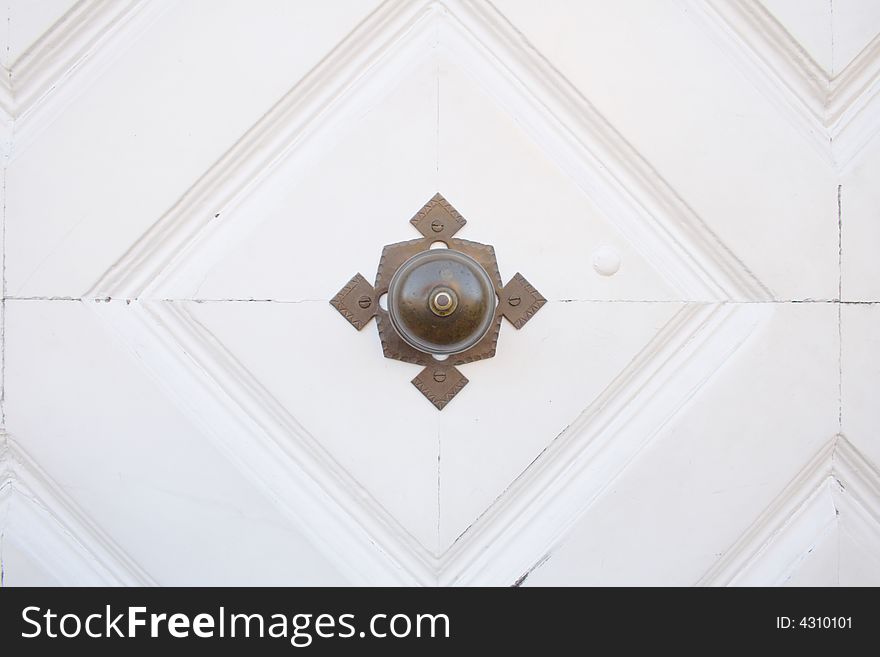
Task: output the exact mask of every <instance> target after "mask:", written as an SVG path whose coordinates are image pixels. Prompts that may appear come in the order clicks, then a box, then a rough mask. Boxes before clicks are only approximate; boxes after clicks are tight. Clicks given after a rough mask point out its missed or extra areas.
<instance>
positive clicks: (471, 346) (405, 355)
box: [330, 194, 547, 410]
mask: <svg viewBox="0 0 880 657" xmlns="http://www.w3.org/2000/svg"><path fill="white" fill-rule="evenodd" d="M410 223H411V224H412V225H413V226H415V228H416V230H418V231H419V232H420V233H421V234H422V236H423V237H422V238H420V239H414V240H410V241H408V242H397V243H395V244H388V245H386V246H385V247H384V248H383V249H382V257H381V259H380V260H379V268H378V271H377V272H376V282H375V284H374V285H370V283H369V282H368V281H367V279H365V278H364V277H363V276H362V275H361V274H355V276H354V277H353V278H352V279H351V280H350V281H349V282H348V283H346V284H345V287H343V288H342V289H341V290H340V291H339V292H338V293H337V294H336V296H335V297H333V298H332V299H331V300H330V303H331V304H332V305H333V307H334V308H336V310H338V311H339V312H340V313H341V314H342V316H343V317H345V319H347V320H348V321H349V322H350V323H351V324H352V326H354V327H355V328H356V329H358V330H360V329H362V328H363V327H364V326H366V325H367V323H368V322H369V321H370V319H372V318H373V317H376V323H377V326H378V328H379V339H380V341H381V342H382V352H383V353H384V354H385V357H386V358H393V359H395V360H401V361H404V362H407V363H413V364H416V365H422V366H423V367H424V369H422V371H421V372H420V373H419V375H418V376H416V378H414V379H413V380H412V383H413V385H414V386H415V387H416V388H417V389H418V390H419V391H420V392H421V393H422V394H423V395H424V396H425V397H427V398H428V400H429V401H430V402H431V403H432V404H434V406H436V407H437V409H438V410H442V409H443V407H444V406H446V404H448V403H449V402H450V401H451V400H452V398H453V397H455V395H457V394H458V393H459V392H460V391H461V389H462V388H464V387H465V386H466V385H467V383H468V380H467V378H465V376H464V375H463V374H462V373H461V372H460V371H459V370H458V368H457V367H456V366H457V365H462V364H465V363H471V362H473V361H476V360H482V359H484V358H492V357H493V356H494V355H495V347H496V345H497V344H498V334H499V333H500V332H501V318H502V317H506V318H507V320H508V321H509V322H510V323H511V324H513V326H514V328H517V329H520V328H522V327H523V326H524V325H525V323H526V322H527V321H529V320H530V319H531V318H532V317H533V316H534V314H535V313H536V312H538V310H540V308H541V306H543V305H544V304H545V303H546V302H547V300H546V299H544V297H542V296H541V294H540V293H539V292H538V291H537V290H536V289H535V288H534V287H532V285H531V284H530V283H529V282H528V281H527V280H526V279H525V278H524V277H523V276H522V274H519V273H517V274H516V275H515V276H514V277H513V278H512V279H511V280H510V282H508V283H507V285H502V281H501V275H500V274H499V272H498V263H497V261H496V259H495V249H494V248H493V247H491V246H489V245H488V244H480V243H479V242H470V241H468V240H462V239H459V238H457V237H455V234H456V233H457V232H458V231H459V230H460V229H461V228H462V227H463V226H464V225H465V223H467V222H466V221H465V219H464V217H462V216H461V214H459V212H458V211H457V210H456V209H455V208H454V207H452V205H451V204H450V203H449V202H448V201H447V200H446V199H445V198H443V197H442V196H441V195H440V194H435V195H434V197H433V198H432V199H431V200H430V201H428V202H427V203H426V204H425V205H424V206H423V207H422V208H421V209H420V210H419V211H418V212H417V213H416V214H415V216H414V217H413V218H412V219H410ZM435 242H443V243H444V244H445V245H446V246H447V247H448V251H445V250H443V249H438V250H431V245H432V244H434V243H435ZM428 251H430V253H426V252H428ZM404 264H405V265H406V267H404ZM389 290H390V291H389ZM493 292H494V294H493ZM383 294H388V304H387V306H388V309H387V310H386V309H384V308H382V307H380V306H379V298H380V297H381V296H382V295H383ZM444 356H445V357H444Z"/></svg>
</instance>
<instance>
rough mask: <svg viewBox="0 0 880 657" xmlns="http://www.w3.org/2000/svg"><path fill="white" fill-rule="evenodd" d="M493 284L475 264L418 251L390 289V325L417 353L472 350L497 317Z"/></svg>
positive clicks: (452, 254)
mask: <svg viewBox="0 0 880 657" xmlns="http://www.w3.org/2000/svg"><path fill="white" fill-rule="evenodd" d="M495 301H496V299H495V286H494V285H493V283H492V279H491V278H490V277H489V274H488V273H487V272H486V270H485V269H484V268H483V267H482V266H481V265H480V263H478V262H477V261H476V260H474V259H473V258H471V257H470V256H468V255H465V254H464V253H461V252H460V251H455V250H454V249H433V250H429V251H422V252H421V253H417V254H416V255H414V256H413V257H411V258H410V259H409V260H407V261H406V262H404V263H403V264H402V265H401V266H400V268H399V269H398V270H397V271H396V272H395V274H394V276H393V277H392V279H391V283H390V284H389V286H388V314H389V316H390V318H391V325H392V326H393V327H394V330H395V331H396V332H397V334H398V335H400V337H401V338H403V340H404V341H405V342H406V343H407V344H409V345H410V346H412V347H414V348H416V349H418V350H419V351H422V352H425V353H428V354H435V355H450V354H457V353H460V352H462V351H465V350H467V349H470V348H471V347H473V346H474V345H475V344H477V342H479V341H480V340H482V339H483V337H484V336H485V335H486V334H487V333H488V332H489V329H490V328H491V327H492V322H493V320H494V319H495Z"/></svg>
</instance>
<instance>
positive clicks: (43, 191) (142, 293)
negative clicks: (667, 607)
mask: <svg viewBox="0 0 880 657" xmlns="http://www.w3.org/2000/svg"><path fill="white" fill-rule="evenodd" d="M6 11H7V12H8V13H7V16H6V19H7V22H8V29H4V30H3V31H2V32H3V35H4V36H3V38H4V39H6V41H7V42H6V47H5V48H4V49H3V65H4V66H5V69H6V70H5V71H3V73H4V75H3V76H2V77H0V107H2V110H3V112H4V113H5V115H4V117H3V120H4V129H5V131H4V134H3V148H4V151H3V153H4V185H3V228H4V236H3V244H4V250H3V253H4V259H5V261H4V267H3V331H2V336H3V357H4V360H3V367H2V372H3V381H2V382H3V398H2V399H3V422H4V434H3V441H4V443H3V452H2V466H3V469H2V472H0V476H2V479H0V486H2V488H0V491H2V492H0V495H2V496H0V502H2V505H3V506H4V508H3V509H2V512H0V519H2V523H3V527H2V532H0V536H2V538H0V541H2V543H0V554H2V574H3V575H2V576H3V583H4V584H5V585H17V584H54V583H60V584H104V583H112V584H117V583H118V584H152V583H156V584H162V585H171V584H184V585H186V584H230V585H235V584H290V585H300V584H316V585H325V584H326V585H330V584H347V583H348V584H415V585H435V584H442V585H447V584H456V585H469V584H492V585H512V584H524V585H533V584H543V585H566V584H579V585H593V584H605V585H626V584H651V585H653V584H669V585H694V584H704V585H726V584H774V585H775V584H794V585H802V584H815V585H835V584H875V585H876V584H880V556H878V555H880V472H878V464H880V410H878V409H880V403H878V386H880V258H877V257H876V253H877V251H878V249H880V183H878V180H880V139H878V138H877V137H876V135H877V133H878V130H880V94H878V91H880V3H877V2H875V1H873V0H830V1H829V0H761V2H759V1H758V0H665V1H663V2H655V1H653V0H626V1H624V2H608V1H605V0H590V1H586V0H570V1H564V0H553V1H550V2H541V3H538V2H531V1H529V0H495V1H494V2H493V3H489V2H486V1H483V0H472V1H471V0H444V1H442V2H424V1H416V0H387V1H386V2H382V3H380V2H378V1H374V0H333V1H332V2H327V1H325V0H259V1H258V2H250V1H248V2H245V1H244V0H229V1H227V2H215V1H213V0H212V1H208V0H187V1H185V2H171V1H169V0H149V1H147V2H138V1H125V0H112V1H111V0H108V1H102V0H79V1H78V2H76V1H74V0H39V1H25V0H18V1H13V2H11V3H7V10H6ZM438 192H439V193H440V194H442V195H443V197H445V198H446V199H447V200H448V201H449V203H451V204H452V206H454V207H455V208H456V209H457V211H458V212H460V213H461V215H462V216H463V217H464V218H465V219H466V220H467V225H466V226H465V227H464V228H462V230H461V232H460V233H459V234H458V236H459V237H461V238H464V239H467V240H473V241H477V242H482V243H487V244H492V245H494V247H495V251H496V253H497V261H498V267H499V271H500V275H501V277H502V278H503V280H504V281H505V282H506V281H508V280H510V279H511V278H512V277H513V276H514V274H515V273H516V272H522V273H523V275H524V276H525V277H526V278H527V279H528V280H529V281H530V282H531V283H532V284H533V285H534V286H535V288H537V290H538V291H539V292H540V293H541V294H543V296H544V297H546V299H547V303H546V305H545V306H544V307H543V308H541V309H540V311H539V312H537V313H536V314H535V315H534V317H532V318H531V320H530V321H529V322H528V324H526V325H525V326H523V327H522V329H521V330H515V329H514V328H513V327H512V326H511V324H510V323H508V322H506V320H505V323H504V325H503V326H502V328H501V334H500V338H499V341H498V348H497V354H496V355H495V357H494V358H492V359H488V360H482V361H477V362H473V363H469V364H466V365H462V366H461V368H460V370H461V372H462V374H463V375H464V376H466V377H467V379H468V380H469V383H468V384H467V386H466V387H464V388H463V389H462V390H461V391H460V392H459V393H458V394H457V396H455V398H454V399H453V400H452V401H451V402H450V403H449V404H448V406H446V407H445V408H444V409H443V410H442V411H438V410H437V409H436V408H435V407H434V406H433V405H432V404H431V403H429V402H428V400H427V399H426V398H425V397H424V396H423V395H422V394H420V392H419V390H418V389H416V387H415V386H413V385H412V384H411V383H410V380H411V379H412V378H413V377H414V376H416V374H418V372H419V368H418V367H417V366H415V365H411V364H409V363H405V362H400V361H398V360H391V359H386V358H384V357H383V353H382V346H381V344H380V340H379V336H378V335H377V332H376V328H375V322H370V324H369V325H367V326H366V327H364V328H363V330H361V331H356V330H354V329H353V328H352V326H351V325H350V324H349V323H348V322H346V321H345V319H344V318H343V317H341V316H340V314H339V313H338V312H336V310H335V309H334V308H333V307H332V306H331V305H330V304H329V303H328V302H329V300H330V299H331V298H332V297H333V296H334V295H335V294H336V293H337V292H338V291H339V289H340V288H341V287H342V286H343V285H344V284H345V282H346V281H348V280H349V279H350V277H351V276H352V275H353V274H354V273H355V272H360V273H362V274H363V275H364V276H365V278H366V279H368V280H372V279H373V278H374V277H375V274H376V268H377V265H378V264H379V258H380V255H381V252H382V247H383V246H384V245H386V244H390V243H393V242H400V241H404V240H410V239H414V238H416V237H418V236H419V235H418V233H417V232H416V230H415V229H414V228H413V227H412V226H411V225H410V224H409V219H410V218H411V217H412V216H413V215H414V214H415V213H416V212H417V211H418V210H419V209H420V208H421V207H422V206H423V205H424V204H425V203H426V202H427V201H428V200H429V199H430V198H431V197H432V196H433V195H434V194H435V193H438Z"/></svg>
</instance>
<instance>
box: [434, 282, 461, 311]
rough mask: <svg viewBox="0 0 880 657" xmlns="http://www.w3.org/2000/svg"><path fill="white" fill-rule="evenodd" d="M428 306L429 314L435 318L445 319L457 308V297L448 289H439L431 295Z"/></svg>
mask: <svg viewBox="0 0 880 657" xmlns="http://www.w3.org/2000/svg"><path fill="white" fill-rule="evenodd" d="M429 305H430V307H431V312H433V313H434V314H435V315H437V317H446V316H447V315H451V314H452V313H454V312H455V309H456V308H457V307H458V297H457V296H455V292H453V291H452V290H450V289H449V288H448V287H441V288H438V289H436V290H434V291H433V292H432V293H431V301H430V303H429Z"/></svg>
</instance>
